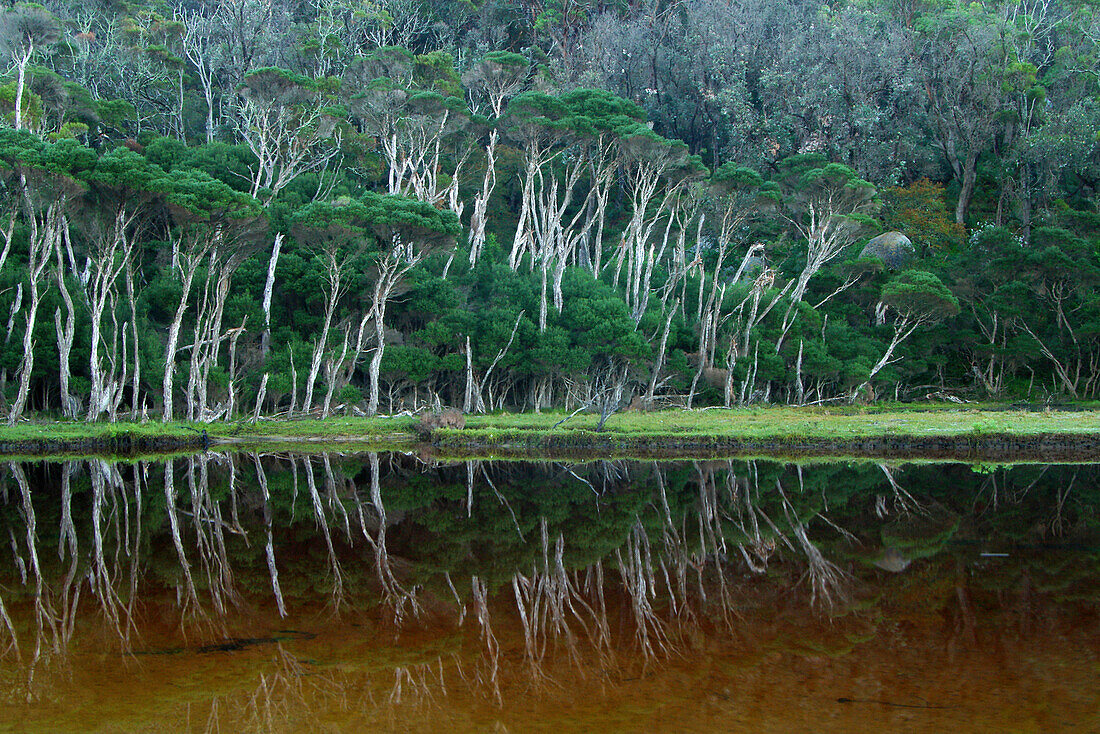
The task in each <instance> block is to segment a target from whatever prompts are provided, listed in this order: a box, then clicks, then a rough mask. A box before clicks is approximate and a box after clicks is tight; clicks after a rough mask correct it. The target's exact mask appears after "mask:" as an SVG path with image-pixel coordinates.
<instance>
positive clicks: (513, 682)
mask: <svg viewBox="0 0 1100 734" xmlns="http://www.w3.org/2000/svg"><path fill="white" fill-rule="evenodd" d="M1097 480H1098V471H1097V467H1094V466H1019V467H1013V468H1004V467H971V466H968V465H906V466H887V465H879V464H823V465H817V466H809V467H807V466H797V465H782V464H776V463H769V462H763V461H710V462H690V463H689V462H683V463H657V462H649V463H638V462H610V461H604V462H594V463H588V464H583V465H566V464H558V463H545V464H533V463H508V462H501V463H490V462H482V461H468V462H461V463H454V464H445V465H429V464H425V463H423V462H422V461H420V460H418V459H416V458H414V457H408V456H404V455H378V454H363V455H354V456H335V455H331V456H330V455H320V456H300V455H298V456H294V455H264V456H258V455H219V454H207V455H204V456H200V457H192V458H184V459H175V460H171V461H167V462H164V461H161V462H137V463H133V464H114V463H109V462H106V461H103V460H95V459H90V460H83V461H73V462H65V463H27V464H20V463H9V464H8V465H7V466H6V471H5V476H4V481H3V485H2V486H3V495H2V496H0V500H2V504H0V523H2V525H3V527H2V528H0V534H2V535H0V537H3V536H6V539H7V541H8V542H7V543H5V544H4V548H3V549H2V550H0V554H2V557H0V569H3V570H2V571H0V645H2V646H3V648H2V649H3V650H4V659H3V662H4V665H3V673H2V674H0V675H2V677H3V680H4V683H3V686H4V690H5V692H6V693H7V699H6V700H7V704H6V705H4V706H3V707H2V708H0V711H2V710H3V709H5V708H10V707H22V706H24V705H25V704H33V706H31V707H29V708H30V709H32V710H33V711H34V712H35V714H34V715H33V716H32V720H34V721H41V725H42V728H45V729H50V728H58V727H60V728H66V727H71V728H79V726H78V725H77V723H76V722H79V721H80V720H81V718H80V717H87V716H89V715H92V716H101V715H105V714H104V713H103V711H102V710H101V709H104V708H106V709H107V710H110V711H111V712H112V713H111V716H119V717H132V721H131V724H126V725H127V726H130V725H132V724H133V722H142V721H144V722H149V721H153V720H154V719H153V718H147V717H154V716H156V715H158V714H157V713H156V712H163V711H164V710H165V704H166V703H167V704H168V705H169V708H172V709H173V710H174V711H175V710H176V709H178V711H176V714H173V715H177V714H178V715H179V716H186V717H189V718H187V721H186V722H185V723H186V724H187V725H188V726H191V727H192V728H204V727H205V726H206V725H207V723H209V722H214V723H215V724H220V725H222V726H224V727H229V728H230V729H237V728H240V727H241V726H243V725H251V726H253V727H255V728H261V729H270V728H272V727H274V728H279V727H280V726H287V727H290V728H294V727H295V726H302V727H305V726H307V725H308V722H310V721H311V717H314V716H316V715H319V712H326V715H333V716H336V715H337V714H336V713H334V712H338V718H339V721H341V722H344V723H348V722H352V721H355V722H358V723H360V724H371V723H373V724H382V725H385V724H386V722H387V721H391V722H392V721H393V719H387V717H399V720H402V721H408V720H412V721H417V720H418V719H417V718H416V717H417V716H424V717H425V718H424V722H427V721H429V720H430V717H431V716H432V715H434V714H433V713H432V712H433V711H437V710H438V709H439V708H440V707H444V708H446V709H447V710H448V711H449V714H448V715H449V716H451V717H452V718H454V717H458V720H466V721H467V723H468V724H469V726H470V727H471V728H483V727H484V726H486V725H487V724H489V723H491V722H493V721H497V720H499V721H502V722H505V723H506V725H508V726H512V725H516V726H519V727H520V728H524V729H526V728H530V727H529V726H527V725H525V724H523V722H524V721H527V722H528V724H529V723H530V721H542V720H545V721H547V722H551V721H559V722H562V721H563V720H562V718H561V717H563V716H566V717H574V716H575V717H578V718H576V720H575V721H574V725H575V726H576V725H580V722H582V721H583V722H587V723H586V724H585V725H586V726H588V725H591V724H592V722H593V721H595V720H597V719H598V720H602V721H606V722H607V723H610V724H614V723H615V722H616V721H619V722H620V724H619V725H620V726H621V725H622V723H621V722H622V721H626V720H630V719H629V717H630V716H631V715H632V713H631V712H633V714H634V715H638V716H645V717H649V718H648V719H647V720H648V721H650V722H651V723H653V724H657V723H659V722H660V717H663V716H672V715H676V713H675V712H680V714H679V715H681V716H688V717H689V719H685V720H690V721H693V722H698V726H699V728H702V727H703V725H704V724H705V723H707V722H710V723H712V724H714V725H716V726H717V725H723V724H725V725H729V724H730V723H732V722H736V721H740V720H741V719H738V718H736V717H743V716H750V715H751V713H752V712H753V711H754V710H755V711H758V713H759V716H765V715H772V714H775V712H776V710H778V709H781V710H782V711H783V715H784V716H788V717H789V719H788V721H789V723H791V724H797V722H800V721H801V722H802V724H801V725H803V726H805V725H813V722H815V721H816V719H815V718H814V717H815V716H818V715H823V714H826V713H827V714H828V715H830V716H831V715H834V714H835V715H836V716H838V717H841V718H840V719H838V722H840V721H846V722H848V723H849V725H854V723H853V721H852V719H851V718H850V717H853V716H854V717H857V718H858V717H859V716H864V715H871V714H874V715H879V716H881V715H885V713H888V714H889V715H890V716H898V717H902V719H898V721H902V720H905V721H908V719H904V717H905V716H916V715H918V714H919V716H925V717H927V716H933V715H934V716H940V717H947V718H946V719H943V718H941V719H939V721H941V723H943V722H946V721H948V720H949V719H950V717H951V716H963V714H964V713H965V714H966V716H970V717H973V716H975V715H976V714H975V711H977V710H978V709H982V710H983V711H986V713H987V714H988V717H993V718H982V719H981V720H982V721H988V722H990V726H993V725H994V722H995V721H999V720H1000V719H997V718H996V717H999V716H1006V715H1011V716H1015V717H1016V719H1015V720H1016V721H1019V720H1020V719H1019V717H1020V716H1025V717H1030V719H1027V720H1032V719H1033V720H1035V721H1036V722H1038V725H1040V727H1041V728H1049V727H1048V726H1047V725H1048V724H1050V723H1051V722H1055V721H1056V719H1054V718H1050V717H1052V716H1054V704H1053V701H1054V700H1055V699H1056V700H1057V703H1058V705H1059V706H1060V707H1061V708H1060V709H1059V712H1058V714H1057V715H1058V716H1060V717H1063V719H1064V720H1065V721H1073V720H1074V719H1073V717H1074V716H1077V715H1084V711H1086V710H1087V709H1088V707H1089V706H1090V705H1091V706H1092V710H1095V709H1096V707H1095V700H1094V698H1093V697H1092V694H1091V693H1089V694H1087V695H1086V694H1085V692H1084V691H1085V690H1087V689H1088V686H1089V680H1090V679H1091V675H1092V672H1091V671H1092V666H1093V665H1094V662H1090V660H1094V659H1095V655H1096V653H1097V652H1100V647H1098V644H1097V643H1098V637H1097V635H1096V633H1095V632H1094V628H1095V621H1096V619H1095V616H1096V604H1095V598H1096V594H1097V591H1096V588H1097V585H1096V569H1097V563H1096V558H1097V553H1098V550H1100V542H1098V541H1100V538H1098V533H1097V527H1096V523H1097V514H1096V511H1095V510H1096V499H1097V486H1098V481H1097ZM1090 656H1091V657H1090ZM1079 666H1083V667H1079ZM1058 671H1060V672H1058ZM964 673H965V674H966V675H965V678H964ZM1056 673H1057V675H1058V676H1061V677H1060V678H1056V677H1055V674H1056ZM139 679H140V681H141V683H140V685H138V686H136V688H135V685H136V681H137V680H139ZM964 679H965V680H966V681H967V683H966V685H965V686H963V685H962V684H960V682H959V681H960V680H964ZM105 681H112V683H110V684H107V683H105ZM1074 681H1076V683H1074ZM960 686H961V687H960ZM1052 691H1061V693H1060V694H1058V693H1052ZM536 693H537V695H535V694H536ZM963 694H965V695H963ZM998 696H999V697H1000V698H1001V699H1004V698H1005V697H1008V698H1009V699H1011V703H1010V704H1006V702H1005V701H1004V700H1000V701H999V702H998V703H995V701H996V700H997V697H998ZM1051 696H1054V698H1053V699H1052V698H1051ZM933 697H934V698H935V700H933ZM838 698H844V699H846V700H850V702H845V703H838V702H837V699H838ZM154 699H155V700H154ZM1029 701H1043V702H1044V703H1043V706H1042V707H1041V708H1042V710H1040V709H1039V708H1036V709H1035V710H1034V711H1032V710H1030V709H1028V710H1021V707H1023V708H1024V709H1026V704H1027V702H1029ZM884 702H885V703H884ZM520 703H522V706H519V704H520ZM823 706H824V707H825V709H823V708H822V707H823ZM928 706H935V707H941V706H942V707H945V708H927V707H928ZM517 707H518V708H517ZM983 707H984V708H983ZM96 711H99V713H98V714H97V713H94V712H96ZM198 711H202V712H203V713H201V714H199V713H197V712H198ZM768 711H770V712H771V713H770V714H768V713H766V712H768ZM459 712H462V713H461V714H459ZM540 712H541V713H540ZM884 712H885V713H884ZM22 715H23V716H26V715H27V714H26V712H24V714H22ZM1067 716H1068V717H1069V718H1068V719H1066V718H1064V717H1067ZM196 717H197V718H196ZM410 717H412V718H411V719H410ZM523 717H542V718H533V719H524V718H523ZM616 717H627V718H626V719H619V718H616ZM652 717H657V718H655V719H654V718H652ZM731 717H733V718H731ZM1036 717H1038V718H1036ZM1044 717H1046V718H1044ZM1063 719H1057V720H1058V721H1061V720H1063ZM127 720H128V721H130V720H131V719H130V718H127ZM744 720H745V721H748V720H751V719H744ZM757 720H759V718H758V719H757ZM963 720H965V719H963ZM971 720H973V719H971ZM564 723H568V722H564ZM895 723H896V722H895ZM838 726H839V724H838ZM689 728H695V725H691V726H690V727H689Z"/></svg>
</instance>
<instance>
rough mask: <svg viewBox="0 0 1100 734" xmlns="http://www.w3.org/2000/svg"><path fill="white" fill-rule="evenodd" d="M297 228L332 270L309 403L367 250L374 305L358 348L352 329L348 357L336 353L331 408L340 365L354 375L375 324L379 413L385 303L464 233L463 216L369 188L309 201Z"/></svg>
mask: <svg viewBox="0 0 1100 734" xmlns="http://www.w3.org/2000/svg"><path fill="white" fill-rule="evenodd" d="M293 233H294V237H295V239H296V240H298V241H299V242H300V243H302V244H305V245H306V246H307V247H311V248H312V249H313V250H314V251H315V252H317V253H318V254H319V256H320V258H321V260H322V263H323V268H324V270H325V274H326V286H325V307H324V316H323V318H322V323H321V333H319V334H318V335H317V337H316V341H315V344H314V349H313V357H312V360H311V362H310V370H309V375H308V377H307V378H306V387H305V389H306V393H305V394H306V397H305V400H304V402H303V409H304V410H307V411H308V410H310V409H311V407H312V402H313V400H312V398H313V390H314V385H315V382H316V380H317V376H318V374H319V373H320V368H321V363H322V360H323V358H324V354H325V352H326V351H327V349H328V344H329V334H328V332H329V330H330V328H331V326H332V320H333V317H334V314H335V313H336V308H337V305H338V302H339V300H340V299H341V297H342V296H344V295H345V294H346V292H347V290H348V288H349V286H350V283H349V280H350V279H351V275H352V266H353V265H356V266H357V267H362V264H361V263H359V259H360V258H361V257H362V258H365V259H366V262H367V263H369V265H368V267H369V271H370V274H369V277H370V281H371V282H370V286H369V292H370V296H369V299H370V300H369V306H368V307H367V309H366V312H365V313H363V314H361V315H360V317H359V324H360V325H359V330H358V333H357V336H356V339H355V342H354V344H355V346H354V348H353V349H352V351H351V353H350V354H348V351H347V347H348V340H349V332H345V334H344V342H343V347H342V348H341V349H340V353H341V356H340V357H339V358H338V359H333V360H332V365H333V369H330V370H329V372H330V385H329V386H328V389H327V390H326V397H325V411H324V412H327V408H328V405H329V402H330V401H331V397H332V393H333V390H334V389H335V387H336V386H335V385H334V384H332V383H331V380H333V379H335V369H336V368H344V372H343V374H344V375H345V377H350V375H351V373H352V371H353V370H354V367H355V365H357V364H358V362H359V359H360V355H361V354H362V349H363V329H364V327H365V326H366V325H367V324H368V323H369V324H370V325H371V326H372V327H373V337H374V338H373V344H372V352H371V359H370V363H369V380H370V394H369V403H368V404H369V412H370V414H372V415H373V414H375V413H377V412H378V400H379V374H380V369H381V365H382V358H383V354H384V352H385V346H386V342H385V328H386V326H385V318H386V307H387V305H388V303H389V301H390V299H391V298H392V297H393V295H394V294H395V292H396V291H397V289H398V288H399V287H400V285H401V282H402V280H403V279H404V277H405V276H406V275H407V274H408V272H409V271H410V270H411V269H412V268H413V267H415V266H416V265H417V264H419V263H420V262H422V261H423V259H424V258H425V257H426V256H427V255H428V254H429V252H430V251H431V250H432V249H433V248H434V247H436V246H438V245H441V244H443V243H445V242H448V241H450V240H452V239H453V238H454V237H455V236H457V234H458V233H459V224H458V217H457V216H456V215H455V214H454V213H453V212H449V211H445V210H440V209H437V208H436V207H434V206H432V205H431V204H428V203H426V202H421V201H416V200H414V199H410V198H408V197H403V196H395V195H392V194H385V195H383V194H376V193H373V192H365V193H364V194H363V195H361V196H360V197H358V198H351V197H345V198H340V199H337V200H336V201H334V202H331V203H330V202H314V203H312V204H309V205H307V206H306V207H303V208H302V209H301V210H299V211H298V213H297V214H296V215H295V217H294V224H293ZM349 331H350V329H349Z"/></svg>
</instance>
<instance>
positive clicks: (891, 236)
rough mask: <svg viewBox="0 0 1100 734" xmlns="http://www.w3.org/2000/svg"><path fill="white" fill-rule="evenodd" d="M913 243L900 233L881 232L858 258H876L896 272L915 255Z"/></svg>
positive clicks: (915, 250) (915, 249)
mask: <svg viewBox="0 0 1100 734" xmlns="http://www.w3.org/2000/svg"><path fill="white" fill-rule="evenodd" d="M916 252H917V248H915V247H913V242H912V240H910V239H909V238H908V237H906V236H905V235H903V234H902V233H901V232H883V233H882V234H880V235H879V236H877V237H872V238H871V241H870V242H868V243H867V245H866V246H865V247H864V248H863V251H862V252H860V253H859V256H860V258H865V257H877V258H878V259H879V260H882V264H883V265H885V266H886V267H887V268H889V269H890V270H898V269H899V268H903V267H905V266H906V265H908V264H909V261H910V260H912V259H913V256H914V255H915V254H916Z"/></svg>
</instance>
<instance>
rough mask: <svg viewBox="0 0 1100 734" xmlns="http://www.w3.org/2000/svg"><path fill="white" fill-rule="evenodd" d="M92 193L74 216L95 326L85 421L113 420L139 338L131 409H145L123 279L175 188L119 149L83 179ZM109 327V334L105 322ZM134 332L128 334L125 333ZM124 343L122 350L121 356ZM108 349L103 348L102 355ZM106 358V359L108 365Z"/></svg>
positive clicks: (143, 161) (131, 301)
mask: <svg viewBox="0 0 1100 734" xmlns="http://www.w3.org/2000/svg"><path fill="white" fill-rule="evenodd" d="M82 179H83V181H84V182H85V183H86V184H87V187H88V188H87V191H86V193H85V195H84V197H83V199H82V201H81V202H80V206H79V208H78V209H77V211H76V213H75V219H76V222H77V224H78V225H79V229H80V230H81V234H82V235H83V240H84V245H85V259H86V265H85V268H84V270H85V272H84V273H81V278H80V280H81V283H82V286H83V297H84V300H85V303H86V305H87V307H88V312H89V318H90V320H91V341H90V344H89V354H88V377H89V381H90V394H89V397H88V411H87V416H86V419H87V420H89V421H93V420H97V419H98V418H99V417H100V416H102V415H103V414H104V413H107V414H108V416H109V417H110V419H111V420H112V421H113V420H114V419H115V418H116V416H117V411H118V407H119V404H120V403H121V402H122V399H123V394H124V389H125V387H126V385H125V382H126V377H127V375H128V374H129V373H128V369H129V366H130V363H129V357H128V355H127V351H128V349H127V343H128V341H129V340H131V339H132V341H133V344H132V354H133V357H134V363H133V365H132V366H133V369H134V375H133V377H134V380H133V389H132V393H131V406H133V407H136V406H138V405H139V404H140V396H139V395H138V392H139V389H140V381H139V378H140V369H141V363H140V359H139V355H140V345H139V344H138V343H137V342H138V331H137V324H136V323H135V321H136V299H135V292H134V290H133V288H130V289H128V292H127V294H126V295H127V300H128V305H129V307H130V308H129V310H130V315H131V319H130V321H128V322H124V323H123V324H122V325H121V326H120V325H119V324H118V319H117V313H116V307H117V305H118V300H119V295H120V294H119V292H118V278H119V276H120V275H122V274H123V273H124V272H127V273H129V272H130V269H131V268H132V267H133V258H134V255H135V248H136V245H137V240H138V238H139V237H140V236H141V230H142V229H143V228H144V227H145V226H146V225H147V224H148V218H149V217H150V215H151V214H152V211H153V209H154V207H155V205H156V204H157V203H158V201H159V200H160V198H161V196H162V195H163V193H164V192H165V191H166V190H167V188H168V187H169V180H168V178H167V175H166V174H165V172H164V170H163V169H162V168H160V167H159V166H157V165H154V164H151V163H149V162H148V161H147V160H146V159H145V158H143V157H142V156H140V155H138V154H137V153H134V152H133V151H130V150H126V149H124V148H119V149H116V150H113V151H111V152H109V153H107V154H105V155H103V156H101V157H100V158H99V159H98V160H97V161H96V164H95V167H94V168H92V169H91V170H90V171H88V172H86V173H85V174H84V175H83V176H82ZM105 316H109V317H110V328H108V329H105V328H104V326H105V325H104V317H105ZM127 326H129V327H130V333H129V334H127V331H126V327H127ZM120 342H121V350H120V348H119V347H120ZM101 350H104V351H103V352H101ZM105 359H106V361H105Z"/></svg>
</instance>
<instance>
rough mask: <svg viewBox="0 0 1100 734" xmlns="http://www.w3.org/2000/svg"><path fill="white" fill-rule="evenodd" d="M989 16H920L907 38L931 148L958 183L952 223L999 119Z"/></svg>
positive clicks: (972, 12)
mask: <svg viewBox="0 0 1100 734" xmlns="http://www.w3.org/2000/svg"><path fill="white" fill-rule="evenodd" d="M993 21H994V19H993V17H991V16H990V11H989V10H987V9H986V8H985V7H984V6H982V5H980V4H977V3H973V4H970V5H967V6H963V5H960V6H958V7H951V6H948V7H946V8H944V9H943V10H942V11H939V12H936V11H933V12H931V13H927V14H924V15H922V16H921V18H920V22H919V23H918V24H917V25H916V33H914V34H913V35H912V36H911V39H912V43H913V47H912V50H911V52H910V53H911V55H912V58H913V62H914V68H915V70H916V73H917V74H918V78H919V81H920V84H921V86H922V87H923V89H924V101H925V106H926V109H927V112H928V115H929V117H930V119H931V123H932V124H931V132H932V135H933V139H934V140H935V143H936V147H937V148H939V150H940V153H941V154H942V155H943V158H944V160H945V161H946V162H947V164H948V165H949V167H950V169H951V173H952V176H953V178H954V179H955V181H957V182H958V184H959V196H958V202H957V205H956V207H955V221H956V222H957V223H959V224H966V212H967V209H968V208H969V206H970V200H971V199H972V198H973V196H974V189H975V186H976V185H977V182H978V158H979V156H981V155H982V154H983V153H984V152H985V151H986V150H987V149H988V147H989V146H990V145H991V143H992V142H993V139H994V136H995V135H996V134H997V133H998V132H999V130H1000V127H1001V123H1000V121H1001V119H1002V95H1003V87H1002V81H1003V79H1002V73H1001V68H1000V66H999V61H1000V59H999V57H998V53H997V50H998V48H999V46H1000V43H1001V37H1000V34H999V33H998V29H997V24H996V23H994V22H993Z"/></svg>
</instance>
